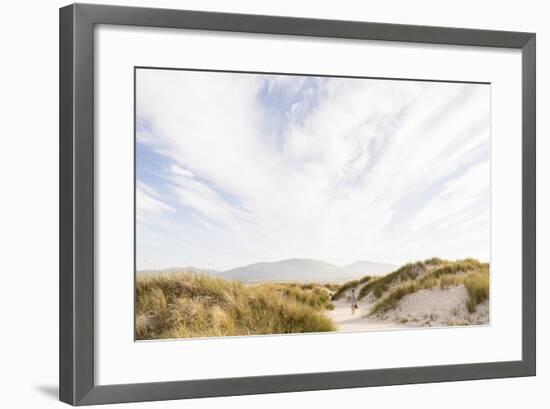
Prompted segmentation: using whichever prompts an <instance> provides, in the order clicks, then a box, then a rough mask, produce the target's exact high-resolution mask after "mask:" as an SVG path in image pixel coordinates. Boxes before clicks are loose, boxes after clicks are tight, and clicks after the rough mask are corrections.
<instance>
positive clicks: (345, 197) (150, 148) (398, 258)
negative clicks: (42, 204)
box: [136, 69, 490, 270]
mask: <svg viewBox="0 0 550 409" xmlns="http://www.w3.org/2000/svg"><path fill="white" fill-rule="evenodd" d="M136 92H137V94H136V101H137V117H136V121H137V123H136V125H137V126H136V129H137V135H136V137H137V146H136V152H137V154H136V171H137V183H136V189H137V191H136V210H137V214H136V220H137V223H136V244H137V254H136V260H137V268H138V269H150V268H153V269H156V268H167V267H176V266H179V267H181V266H195V267H200V268H213V269H221V270H223V269H229V268H233V267H236V266H239V265H245V264H249V263H253V262H258V261H275V260H281V259H286V258H295V257H299V258H314V259H319V260H324V261H327V262H332V263H335V264H340V265H343V264H347V263H352V262H355V261H358V260H372V261H386V262H392V263H396V264H400V263H403V262H407V261H413V260H418V259H423V258H428V257H433V256H438V257H444V258H451V259H455V258H464V257H477V258H479V259H482V260H487V261H488V260H489V254H490V231H489V230H490V86H489V85H480V84H455V83H433V82H418V81H391V80H375V79H343V78H327V77H324V78H321V77H304V76H283V75H260V74H241V73H214V72H195V71H175V70H174V71H172V70H143V69H142V70H138V71H137V81H136Z"/></svg>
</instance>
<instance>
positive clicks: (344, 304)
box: [328, 297, 405, 332]
mask: <svg viewBox="0 0 550 409" xmlns="http://www.w3.org/2000/svg"><path fill="white" fill-rule="evenodd" d="M332 303H333V304H334V310H332V311H329V312H328V314H329V317H330V318H331V319H332V321H333V322H334V323H335V324H336V327H337V331H339V332H354V331H376V330H384V329H393V328H403V327H405V325H402V324H399V323H398V322H394V321H393V320H384V319H378V318H373V317H365V315H366V314H367V313H368V312H369V311H370V308H371V307H372V304H370V303H367V302H364V301H359V302H358V306H359V309H358V310H355V314H353V315H352V314H351V302H350V301H348V300H347V297H342V298H341V299H340V300H338V301H333V302H332Z"/></svg>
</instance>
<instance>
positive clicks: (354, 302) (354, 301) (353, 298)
mask: <svg viewBox="0 0 550 409" xmlns="http://www.w3.org/2000/svg"><path fill="white" fill-rule="evenodd" d="M357 308H359V307H358V306H357V297H356V296H355V288H353V289H352V290H351V314H352V315H353V314H355V310H356V309H357Z"/></svg>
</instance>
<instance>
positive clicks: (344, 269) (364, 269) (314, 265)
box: [140, 258, 398, 282]
mask: <svg viewBox="0 0 550 409" xmlns="http://www.w3.org/2000/svg"><path fill="white" fill-rule="evenodd" d="M397 268H398V266H396V265H394V264H388V263H376V262H373V261H357V262H355V263H353V264H348V265H345V266H336V265H334V264H330V263H325V262H324V261H319V260H312V259H304V258H293V259H288V260H281V261H274V262H269V263H266V262H264V263H254V264H249V265H247V266H242V267H237V268H233V269H231V270H226V271H215V270H207V269H200V268H195V267H175V268H169V269H164V270H142V271H140V273H151V272H160V273H169V272H186V273H195V274H210V275H215V276H218V277H222V278H226V279H228V280H239V281H243V282H262V281H299V282H312V281H317V282H341V281H347V280H353V279H356V278H360V277H363V276H365V275H382V274H387V273H390V272H392V271H394V270H396V269H397Z"/></svg>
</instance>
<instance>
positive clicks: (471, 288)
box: [464, 271, 489, 312]
mask: <svg viewBox="0 0 550 409" xmlns="http://www.w3.org/2000/svg"><path fill="white" fill-rule="evenodd" d="M464 286H465V287H466V290H468V296H469V300H468V302H467V304H466V306H467V307H468V311H469V312H474V311H475V310H476V307H477V305H478V304H481V303H482V302H484V301H485V300H487V299H489V272H488V271H487V272H485V271H480V272H476V273H471V274H469V275H468V276H467V277H466V279H465V280H464Z"/></svg>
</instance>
